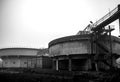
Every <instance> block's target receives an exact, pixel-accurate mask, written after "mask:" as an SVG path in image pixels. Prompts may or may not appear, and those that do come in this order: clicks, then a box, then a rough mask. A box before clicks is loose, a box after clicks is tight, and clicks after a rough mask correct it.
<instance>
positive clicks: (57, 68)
mask: <svg viewBox="0 0 120 82" xmlns="http://www.w3.org/2000/svg"><path fill="white" fill-rule="evenodd" d="M58 66H59V65H58V60H57V59H56V70H57V71H58V70H59V67H58Z"/></svg>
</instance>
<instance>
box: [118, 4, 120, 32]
mask: <svg viewBox="0 0 120 82" xmlns="http://www.w3.org/2000/svg"><path fill="white" fill-rule="evenodd" d="M118 11H120V5H118ZM118 21H119V33H120V16H119V18H118Z"/></svg>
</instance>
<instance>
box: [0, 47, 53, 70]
mask: <svg viewBox="0 0 120 82" xmlns="http://www.w3.org/2000/svg"><path fill="white" fill-rule="evenodd" d="M39 53H40V52H39V49H33V48H5V49H1V50H0V57H1V59H2V60H3V61H2V68H50V67H51V60H50V58H49V57H48V56H43V54H42V55H41V54H39Z"/></svg>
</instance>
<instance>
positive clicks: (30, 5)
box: [0, 0, 120, 48]
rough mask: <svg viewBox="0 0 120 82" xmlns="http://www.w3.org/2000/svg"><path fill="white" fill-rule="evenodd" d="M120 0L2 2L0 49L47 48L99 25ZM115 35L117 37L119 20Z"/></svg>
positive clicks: (29, 0) (1, 0)
mask: <svg viewBox="0 0 120 82" xmlns="http://www.w3.org/2000/svg"><path fill="white" fill-rule="evenodd" d="M119 3H120V0H0V48H8V47H28V48H29V47H30V48H47V47H48V43H49V42H50V41H51V40H53V39H56V38H60V37H64V36H69V35H74V34H76V33H77V32H78V31H79V30H83V29H84V28H85V27H86V26H87V25H88V24H89V21H93V22H95V21H97V20H98V19H100V18H101V17H102V16H104V15H105V14H107V13H108V12H109V10H112V9H114V8H115V7H117V5H118V4H119ZM112 25H115V29H116V31H114V32H113V33H112V34H113V35H116V36H118V32H119V31H118V20H117V21H115V22H114V23H113V24H112Z"/></svg>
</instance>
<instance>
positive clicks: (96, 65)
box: [95, 63, 98, 71]
mask: <svg viewBox="0 0 120 82" xmlns="http://www.w3.org/2000/svg"><path fill="white" fill-rule="evenodd" d="M95 67H96V71H98V64H97V63H95Z"/></svg>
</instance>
